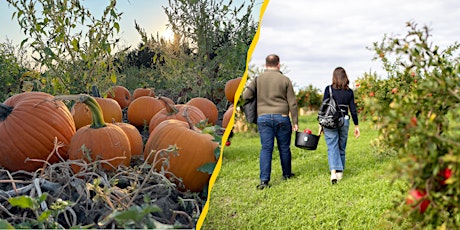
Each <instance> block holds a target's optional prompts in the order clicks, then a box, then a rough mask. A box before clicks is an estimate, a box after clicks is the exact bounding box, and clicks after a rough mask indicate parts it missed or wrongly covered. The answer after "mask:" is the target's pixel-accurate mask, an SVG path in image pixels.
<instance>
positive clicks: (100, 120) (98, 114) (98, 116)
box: [54, 94, 107, 129]
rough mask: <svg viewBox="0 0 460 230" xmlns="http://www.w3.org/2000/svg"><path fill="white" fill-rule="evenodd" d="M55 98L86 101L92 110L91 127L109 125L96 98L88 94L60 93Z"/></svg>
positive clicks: (96, 127)
mask: <svg viewBox="0 0 460 230" xmlns="http://www.w3.org/2000/svg"><path fill="white" fill-rule="evenodd" d="M54 99H55V100H74V101H78V102H81V103H85V105H86V106H88V108H89V110H90V111H91V118H92V119H93V121H92V123H91V126H90V127H91V128H93V129H98V128H102V127H105V126H107V125H106V124H105V121H104V116H103V115H102V109H101V106H99V103H97V101H96V99H94V98H93V97H91V96H90V95H88V94H80V95H59V96H55V97H54Z"/></svg>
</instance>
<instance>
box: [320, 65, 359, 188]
mask: <svg viewBox="0 0 460 230" xmlns="http://www.w3.org/2000/svg"><path fill="white" fill-rule="evenodd" d="M348 84H349V80H348V76H347V73H346V72H345V69H344V68H342V67H337V68H335V70H334V72H333V74H332V85H330V86H327V87H326V89H325V90H324V97H323V101H324V100H326V99H328V98H329V97H330V95H329V89H328V87H332V94H333V95H334V98H335V100H336V101H337V103H338V104H339V106H340V109H341V110H342V112H343V114H344V115H345V119H344V120H345V122H344V125H343V126H342V127H338V128H335V129H329V128H324V136H325V140H326V145H327V159H328V163H329V169H330V171H331V183H332V184H335V183H337V181H339V180H341V179H342V177H343V171H344V170H345V155H346V154H345V150H346V147H347V139H348V129H349V127H350V116H349V112H350V113H351V118H352V119H353V123H354V125H355V130H354V135H355V137H356V138H358V137H359V135H360V131H359V126H358V113H357V112H356V104H355V97H354V94H353V90H351V89H350V88H349V87H348Z"/></svg>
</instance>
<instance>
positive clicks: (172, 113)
mask: <svg viewBox="0 0 460 230" xmlns="http://www.w3.org/2000/svg"><path fill="white" fill-rule="evenodd" d="M159 99H160V100H162V101H163V98H162V97H159ZM163 103H164V105H165V108H163V109H162V110H160V111H159V112H158V113H157V114H155V116H153V117H152V119H150V122H149V133H151V132H152V131H153V130H154V129H155V127H157V125H158V124H160V123H161V122H162V121H164V120H169V119H176V120H180V121H187V120H186V119H187V117H186V116H188V118H189V119H190V121H191V122H192V124H196V123H198V122H200V121H203V120H206V116H205V115H204V114H203V112H201V110H200V109H198V108H197V107H195V106H192V105H171V104H169V103H168V102H166V101H163ZM185 113H186V114H185Z"/></svg>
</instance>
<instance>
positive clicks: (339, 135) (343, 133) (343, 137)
mask: <svg viewBox="0 0 460 230" xmlns="http://www.w3.org/2000/svg"><path fill="white" fill-rule="evenodd" d="M344 123H345V124H344V125H343V126H342V127H340V128H337V129H328V128H324V137H325V139H326V145H327V160H328V162H329V169H330V170H341V171H343V170H344V169H345V149H346V148H347V139H348V128H349V127H350V119H345V122H344Z"/></svg>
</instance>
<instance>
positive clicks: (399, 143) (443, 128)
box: [366, 22, 460, 229]
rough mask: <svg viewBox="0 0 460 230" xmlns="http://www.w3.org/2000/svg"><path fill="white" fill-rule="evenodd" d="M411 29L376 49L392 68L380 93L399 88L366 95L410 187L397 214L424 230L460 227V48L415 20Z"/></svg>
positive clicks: (398, 171) (384, 143) (395, 168)
mask: <svg viewBox="0 0 460 230" xmlns="http://www.w3.org/2000/svg"><path fill="white" fill-rule="evenodd" d="M407 28H408V32H407V34H406V35H405V36H403V37H385V38H384V39H383V40H382V42H381V43H375V44H374V48H373V49H374V50H375V52H376V57H377V58H380V60H381V61H382V63H383V64H384V66H385V68H387V71H388V73H389V78H388V79H387V80H385V81H382V82H381V83H380V84H379V86H378V88H379V90H380V91H382V90H383V89H386V91H387V92H385V93H386V94H388V90H389V89H390V88H391V89H392V88H394V87H399V88H398V90H397V92H393V93H391V90H390V94H391V96H389V97H386V100H379V99H378V98H375V97H374V98H370V99H367V100H366V106H367V107H369V108H370V109H371V110H374V111H375V112H376V114H377V115H378V119H375V121H376V124H377V125H378V126H379V127H380V129H379V140H378V141H379V143H380V144H381V146H386V148H387V151H393V152H395V153H396V154H397V157H398V158H399V160H398V161H397V163H396V164H395V165H394V166H393V172H394V174H395V177H396V178H399V179H402V180H405V181H407V182H408V183H409V186H410V187H411V188H409V190H407V191H405V192H404V194H403V196H407V199H401V202H400V203H399V204H398V209H397V210H398V211H399V212H400V214H398V215H394V218H396V220H400V221H401V223H403V222H406V223H407V220H410V222H411V226H412V227H417V228H437V227H442V228H447V229H458V228H459V227H460V206H459V204H460V180H459V175H460V171H459V169H460V168H459V165H460V114H459V113H460V94H459V93H460V91H459V90H460V57H459V56H458V51H459V46H460V45H459V44H458V43H454V44H453V45H450V46H448V47H446V48H444V49H441V48H440V47H439V46H437V45H434V44H433V43H432V42H430V36H431V35H430V29H429V28H428V27H426V26H425V27H422V28H419V27H418V25H417V24H416V23H414V22H408V23H407ZM376 93H378V92H377V91H376ZM414 190H415V191H416V192H414ZM413 194H418V195H417V196H416V197H415V198H414V195H413ZM422 206H423V208H422Z"/></svg>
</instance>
